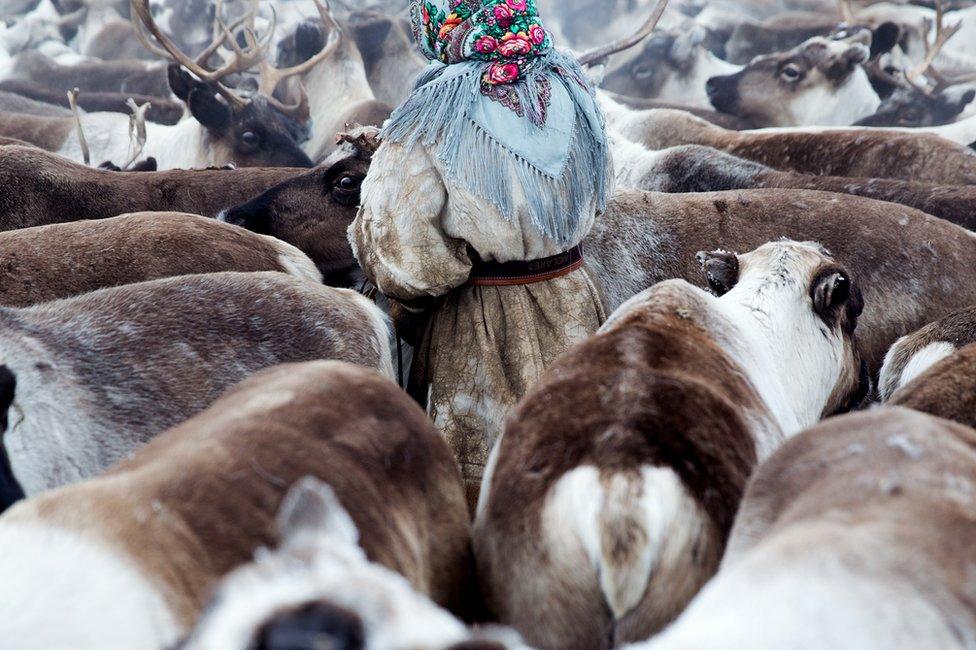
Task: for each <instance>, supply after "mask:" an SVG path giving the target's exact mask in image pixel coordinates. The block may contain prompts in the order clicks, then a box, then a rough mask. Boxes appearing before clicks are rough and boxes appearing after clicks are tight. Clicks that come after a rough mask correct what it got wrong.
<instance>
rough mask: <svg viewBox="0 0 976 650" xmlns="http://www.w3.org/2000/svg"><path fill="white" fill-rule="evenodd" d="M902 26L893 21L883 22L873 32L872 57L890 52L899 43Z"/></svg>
mask: <svg viewBox="0 0 976 650" xmlns="http://www.w3.org/2000/svg"><path fill="white" fill-rule="evenodd" d="M899 38H901V27H899V26H898V25H896V24H895V23H892V22H886V23H881V24H880V25H878V26H877V27H876V28H875V29H874V31H872V32H871V58H872V59H873V58H875V57H878V56H881V55H882V54H884V53H885V52H890V51H891V50H892V48H894V47H895V46H896V45H898V39H899Z"/></svg>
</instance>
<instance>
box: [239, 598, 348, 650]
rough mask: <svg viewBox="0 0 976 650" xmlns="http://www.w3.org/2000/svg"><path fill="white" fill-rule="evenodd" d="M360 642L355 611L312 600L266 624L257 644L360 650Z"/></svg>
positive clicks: (288, 649) (294, 649)
mask: <svg viewBox="0 0 976 650" xmlns="http://www.w3.org/2000/svg"><path fill="white" fill-rule="evenodd" d="M363 645H364V632H363V627H362V622H361V621H360V620H359V618H358V617H357V616H356V615H355V614H353V613H352V612H347V611H344V610H342V609H340V608H338V607H331V606H329V605H326V604H324V603H313V604H310V605H306V606H305V607H303V608H301V609H299V610H298V611H295V612H292V613H289V614H284V615H282V616H280V617H278V618H277V619H275V620H274V621H271V622H270V623H268V624H267V625H265V627H264V629H263V630H262V631H261V638H260V640H259V643H258V644H257V645H256V647H257V648H261V650H305V649H307V648H334V649H335V650H362V648H363Z"/></svg>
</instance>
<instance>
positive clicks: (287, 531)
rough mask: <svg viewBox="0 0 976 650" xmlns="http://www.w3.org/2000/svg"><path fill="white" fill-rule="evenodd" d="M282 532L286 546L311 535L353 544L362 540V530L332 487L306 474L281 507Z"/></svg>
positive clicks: (280, 521)
mask: <svg viewBox="0 0 976 650" xmlns="http://www.w3.org/2000/svg"><path fill="white" fill-rule="evenodd" d="M278 532H279V533H280V535H281V542H282V546H287V545H288V543H289V542H291V541H294V540H295V539H296V538H298V537H301V536H304V535H306V534H311V535H314V536H317V537H323V536H324V537H334V538H338V539H341V540H343V541H346V542H349V543H350V544H357V543H358V542H359V531H358V530H357V529H356V524H355V522H354V521H353V520H352V517H350V516H349V513H348V512H347V511H346V509H345V508H343V507H342V504H341V503H339V499H338V497H336V495H335V491H333V489H332V486H330V485H328V484H326V483H323V482H322V481H319V480H318V479H316V478H314V477H312V476H306V477H305V478H303V479H301V480H300V481H298V482H297V483H295V485H293V486H292V487H291V489H290V490H288V494H287V495H286V496H285V499H284V501H282V503H281V508H280V509H279V510H278Z"/></svg>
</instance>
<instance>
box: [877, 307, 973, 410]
mask: <svg viewBox="0 0 976 650" xmlns="http://www.w3.org/2000/svg"><path fill="white" fill-rule="evenodd" d="M969 316H971V314H969ZM970 324H971V323H970ZM967 337H971V334H970V333H969V332H966V333H964V334H963V335H962V337H960V338H967ZM957 344H958V345H961V347H960V348H959V349H958V350H957V349H955V347H954V346H953V344H952V343H941V342H940V343H935V344H932V345H929V346H926V347H925V348H922V349H921V350H919V351H917V352H916V353H915V355H914V356H912V357H911V358H910V360H909V361H908V363H907V364H905V366H904V369H903V372H902V374H901V377H899V378H898V379H899V380H900V381H899V383H898V388H897V390H895V391H894V392H892V393H891V394H890V396H888V397H887V400H886V401H887V403H888V404H890V405H892V406H903V407H905V408H910V409H913V410H916V411H921V412H922V413H928V414H930V415H935V416H937V417H940V418H945V419H947V420H952V421H954V422H958V423H960V424H964V425H966V426H968V427H972V426H976V417H974V415H973V414H974V413H976V410H974V408H976V398H974V396H976V384H974V380H976V344H973V343H968V344H967V343H961V342H957ZM943 346H944V347H943ZM900 347H901V348H902V350H904V346H900ZM893 350H894V348H893ZM943 353H945V354H944V356H943ZM894 361H895V362H896V363H897V362H899V361H901V359H900V358H899V357H897V356H896V357H894ZM886 367H887V366H886ZM896 367H897V366H896ZM892 376H894V375H892ZM882 377H884V375H882Z"/></svg>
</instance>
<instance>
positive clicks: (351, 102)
mask: <svg viewBox="0 0 976 650" xmlns="http://www.w3.org/2000/svg"><path fill="white" fill-rule="evenodd" d="M317 6H318V8H319V13H320V18H321V26H320V25H314V24H307V23H306V24H303V25H299V28H298V31H296V33H295V35H294V51H292V52H290V53H287V50H286V56H287V57H288V58H290V59H293V60H294V61H295V63H294V64H292V65H291V66H290V67H288V68H285V72H282V73H280V74H287V75H289V76H301V84H302V87H303V88H307V89H308V101H309V104H310V106H311V107H312V109H311V110H312V123H313V124H314V128H313V130H312V133H311V135H310V137H309V139H308V142H306V143H305V145H304V149H305V151H306V153H308V155H309V156H310V157H311V158H312V159H313V160H316V161H320V160H322V159H324V158H325V157H326V156H328V154H329V153H331V152H332V150H333V149H334V148H335V141H334V137H335V134H336V133H338V132H340V131H342V130H343V129H344V128H345V127H346V125H348V124H352V123H355V124H366V125H374V126H380V125H382V123H383V122H384V121H385V120H386V118H387V117H389V114H390V111H391V107H390V106H389V105H386V104H383V103H381V102H379V101H377V99H376V95H375V94H374V92H373V88H372V87H371V86H370V82H369V79H368V78H367V76H366V69H365V65H364V63H363V57H362V56H361V54H360V52H359V49H358V47H357V42H356V40H354V39H353V38H349V36H347V33H348V32H349V31H353V33H357V30H356V28H354V27H353V28H350V27H346V28H344V27H343V26H342V25H340V24H339V22H338V21H337V20H336V19H335V17H334V16H333V15H332V13H331V11H329V10H328V9H327V8H326V7H324V6H323V5H321V4H319V3H318V2H317ZM359 33H360V34H362V32H359ZM414 56H415V55H414ZM374 58H375V57H374ZM414 61H415V59H414V58H413V57H411V58H409V59H408V60H407V69H406V70H404V69H402V68H399V74H400V75H401V77H400V81H401V83H403V80H405V79H406V80H408V81H410V82H412V78H410V74H411V72H410V71H411V70H414V69H415V65H414ZM374 64H375V62H374ZM400 65H402V64H401V63H400V62H398V63H397V66H400ZM374 72H376V69H375V65H374ZM264 74H265V70H264V69H262V75H264ZM386 74H388V72H387V73H386ZM277 76H278V75H277V74H270V75H268V76H267V78H268V79H269V83H268V86H267V87H270V85H271V84H273V83H277V82H276V78H277Z"/></svg>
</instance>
